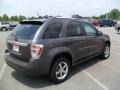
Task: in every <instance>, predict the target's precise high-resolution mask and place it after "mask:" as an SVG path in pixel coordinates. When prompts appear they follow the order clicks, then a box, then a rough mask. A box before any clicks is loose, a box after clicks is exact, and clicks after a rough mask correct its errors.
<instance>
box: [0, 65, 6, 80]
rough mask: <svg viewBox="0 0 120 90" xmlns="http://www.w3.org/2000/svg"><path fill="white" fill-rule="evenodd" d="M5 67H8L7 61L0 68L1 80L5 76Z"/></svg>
mask: <svg viewBox="0 0 120 90" xmlns="http://www.w3.org/2000/svg"><path fill="white" fill-rule="evenodd" d="M5 67H6V63H4V65H3V67H2V68H1V70H0V80H1V79H2V76H3V74H4V71H5Z"/></svg>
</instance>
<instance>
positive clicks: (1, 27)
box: [0, 22, 10, 31]
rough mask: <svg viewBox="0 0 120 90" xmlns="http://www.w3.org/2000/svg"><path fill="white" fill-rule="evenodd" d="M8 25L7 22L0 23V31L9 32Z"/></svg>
mask: <svg viewBox="0 0 120 90" xmlns="http://www.w3.org/2000/svg"><path fill="white" fill-rule="evenodd" d="M9 29H10V27H9V23H8V22H0V30H2V31H7V30H9Z"/></svg>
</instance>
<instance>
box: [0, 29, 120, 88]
mask: <svg viewBox="0 0 120 90" xmlns="http://www.w3.org/2000/svg"><path fill="white" fill-rule="evenodd" d="M98 29H99V30H100V31H102V32H104V33H106V34H109V35H110V38H111V44H112V45H111V56H110V58H108V59H107V60H101V59H99V58H94V59H92V60H89V61H87V62H84V63H81V64H79V65H77V66H76V67H74V68H73V69H72V72H71V76H70V78H69V79H68V80H67V81H65V82H63V83H61V84H58V85H55V84H53V83H52V82H50V81H49V79H48V76H40V77H27V76H24V75H21V74H20V73H18V72H16V71H14V70H13V69H12V68H10V67H9V66H7V65H6V64H5V62H4V50H5V48H6V44H5V39H6V38H7V36H8V34H9V33H10V31H8V32H0V90H120V70H119V68H120V35H118V34H117V32H116V31H115V29H114V28H113V27H106V28H105V27H104V28H98Z"/></svg>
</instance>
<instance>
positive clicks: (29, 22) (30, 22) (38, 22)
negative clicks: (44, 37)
mask: <svg viewBox="0 0 120 90" xmlns="http://www.w3.org/2000/svg"><path fill="white" fill-rule="evenodd" d="M19 23H20V24H34V25H42V24H43V23H44V22H41V21H21V22H19Z"/></svg>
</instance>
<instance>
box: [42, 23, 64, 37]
mask: <svg viewBox="0 0 120 90" xmlns="http://www.w3.org/2000/svg"><path fill="white" fill-rule="evenodd" d="M62 26H63V23H62V22H54V23H51V24H49V25H48V26H47V27H46V30H45V33H44V36H43V38H44V39H53V38H59V36H60V33H61V30H62Z"/></svg>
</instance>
